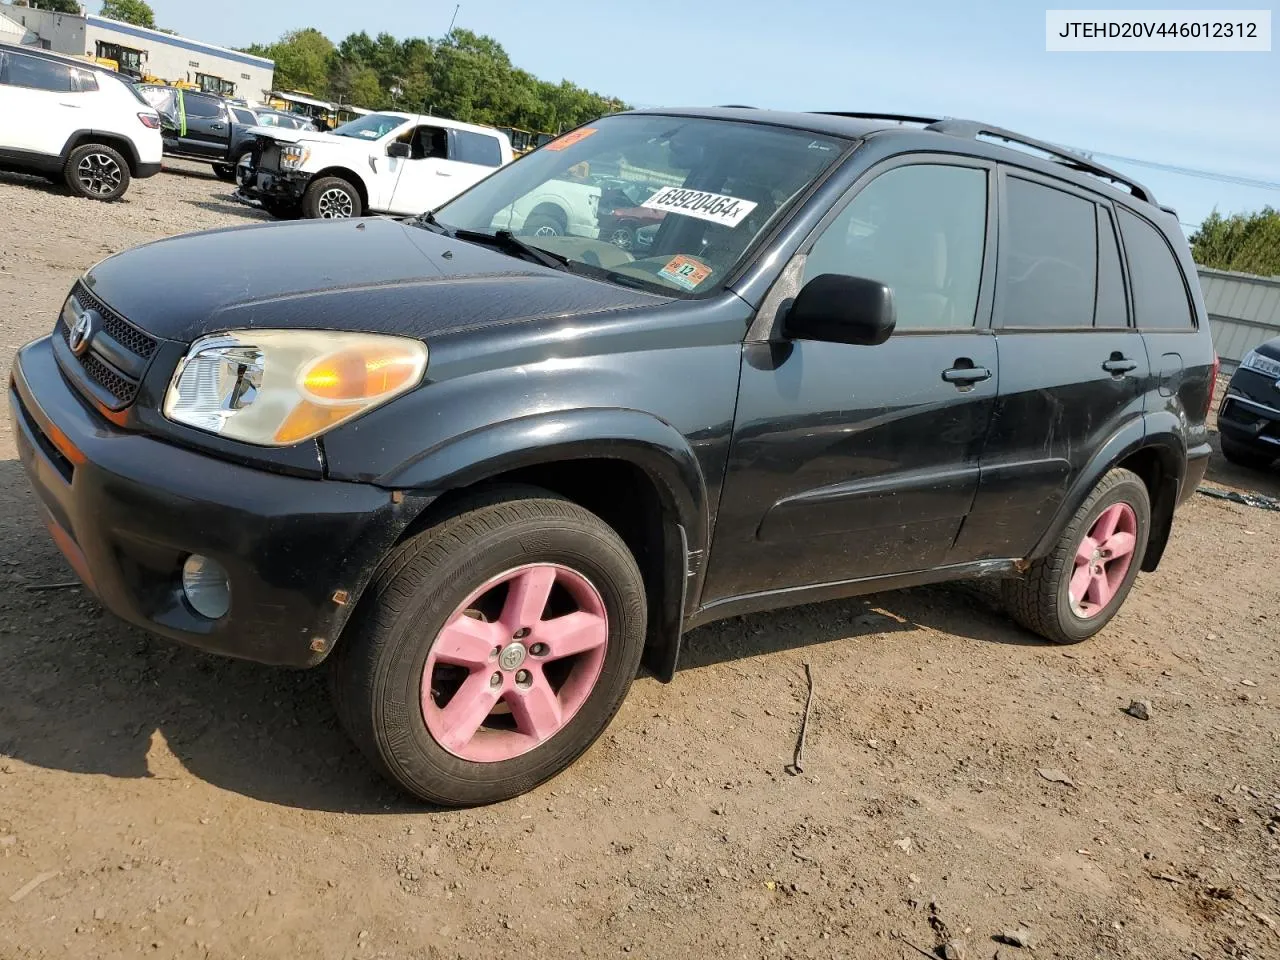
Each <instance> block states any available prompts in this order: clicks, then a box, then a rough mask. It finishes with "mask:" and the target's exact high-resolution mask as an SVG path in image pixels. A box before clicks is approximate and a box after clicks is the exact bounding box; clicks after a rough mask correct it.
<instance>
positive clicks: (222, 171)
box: [213, 163, 236, 183]
mask: <svg viewBox="0 0 1280 960" xmlns="http://www.w3.org/2000/svg"><path fill="white" fill-rule="evenodd" d="M213 175H214V176H215V177H217V178H218V179H219V180H223V181H225V182H227V183H235V182H236V168H235V167H229V166H227V165H226V164H225V163H215V164H214V165H213Z"/></svg>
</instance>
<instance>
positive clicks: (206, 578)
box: [182, 553, 231, 620]
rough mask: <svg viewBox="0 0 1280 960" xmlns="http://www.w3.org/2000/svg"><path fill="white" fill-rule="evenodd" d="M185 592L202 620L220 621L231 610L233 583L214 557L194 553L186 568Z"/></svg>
mask: <svg viewBox="0 0 1280 960" xmlns="http://www.w3.org/2000/svg"><path fill="white" fill-rule="evenodd" d="M182 592H183V593H185V594H186V596H187V603H189V604H191V608H192V609H193V610H195V612H196V613H198V614H200V616H202V617H208V618H209V619H210V620H217V619H218V618H219V617H224V616H226V614H227V611H228V610H230V609H231V583H230V581H229V580H228V579H227V571H226V570H224V569H223V568H222V564H220V563H219V562H218V561H217V560H214V559H213V558H212V557H203V556H201V555H200V554H198V553H193V554H192V555H191V556H189V557H187V562H186V563H184V564H183V565H182Z"/></svg>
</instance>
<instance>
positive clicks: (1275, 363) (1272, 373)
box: [1240, 350, 1280, 379]
mask: <svg viewBox="0 0 1280 960" xmlns="http://www.w3.org/2000/svg"><path fill="white" fill-rule="evenodd" d="M1240 366H1242V367H1244V368H1245V369H1247V370H1253V371H1255V372H1257V373H1261V374H1263V375H1264V376H1267V377H1274V378H1277V379H1280V360H1272V359H1271V358H1270V357H1264V356H1263V355H1262V354H1260V353H1259V352H1258V351H1257V350H1250V351H1249V352H1248V354H1247V355H1246V356H1245V358H1244V359H1243V360H1241V361H1240Z"/></svg>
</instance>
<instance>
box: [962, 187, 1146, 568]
mask: <svg viewBox="0 0 1280 960" xmlns="http://www.w3.org/2000/svg"><path fill="white" fill-rule="evenodd" d="M1000 181H1001V193H1000V267H999V273H998V276H999V281H998V283H997V289H996V304H995V326H996V343H997V346H998V348H999V353H1000V390H999V395H998V397H997V400H996V407H995V415H994V417H993V419H992V425H991V432H990V433H989V434H988V437H987V445H986V448H985V450H984V452H983V455H982V479H981V482H980V483H979V487H978V495H977V498H976V500H975V501H974V507H973V512H972V514H971V515H970V516H969V518H968V519H967V520H966V521H965V525H964V529H963V531H962V532H961V535H960V537H959V539H958V540H957V543H956V548H957V550H958V551H961V552H963V553H965V554H966V555H971V556H975V557H979V558H988V557H1023V556H1026V554H1027V553H1028V552H1030V550H1031V549H1032V547H1034V545H1035V544H1036V542H1037V541H1038V540H1039V538H1040V536H1041V534H1042V533H1043V532H1044V531H1045V530H1046V529H1047V528H1048V526H1049V523H1050V522H1051V520H1052V519H1053V517H1054V515H1055V514H1056V513H1057V511H1058V509H1059V507H1060V506H1061V504H1062V502H1063V500H1064V498H1065V496H1066V493H1067V491H1068V489H1069V488H1070V486H1071V484H1072V483H1073V482H1074V481H1075V479H1076V477H1077V476H1078V475H1079V473H1080V471H1081V470H1083V469H1084V467H1085V466H1086V464H1087V463H1088V462H1089V460H1090V459H1091V458H1092V457H1093V455H1094V454H1095V453H1096V452H1097V451H1098V450H1099V449H1100V448H1101V446H1102V445H1103V443H1104V442H1105V441H1106V440H1107V439H1108V438H1109V437H1111V436H1112V435H1113V434H1115V433H1116V432H1118V431H1119V430H1120V429H1121V428H1122V427H1123V426H1125V425H1126V424H1127V423H1129V422H1131V421H1133V420H1137V419H1140V418H1141V417H1142V413H1143V384H1144V382H1145V381H1146V378H1147V376H1148V374H1149V365H1148V362H1147V352H1146V349H1145V347H1144V345H1143V342H1142V337H1141V336H1140V335H1139V333H1138V331H1137V330H1135V329H1134V328H1133V326H1132V324H1131V321H1130V317H1131V310H1130V297H1129V292H1128V291H1127V289H1126V286H1125V280H1124V271H1123V269H1122V267H1121V260H1120V247H1119V243H1118V241H1117V232H1116V225H1115V221H1114V219H1113V216H1112V213H1111V209H1110V204H1109V203H1107V202H1105V201H1103V200H1101V198H1098V197H1096V196H1094V195H1093V194H1090V193H1088V192H1086V191H1083V190H1077V189H1075V188H1073V187H1071V186H1068V185H1066V184H1063V183H1060V182H1058V181H1055V180H1052V179H1049V178H1042V177H1040V176H1038V175H1036V174H1032V173H1028V172H1026V171H1022V170H1016V171H1015V170H1012V169H1010V170H1002V171H1001V176H1000Z"/></svg>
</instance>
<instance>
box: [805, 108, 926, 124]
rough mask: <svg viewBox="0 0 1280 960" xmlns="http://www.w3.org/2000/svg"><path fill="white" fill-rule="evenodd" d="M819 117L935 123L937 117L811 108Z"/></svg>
mask: <svg viewBox="0 0 1280 960" xmlns="http://www.w3.org/2000/svg"><path fill="white" fill-rule="evenodd" d="M809 112H810V113H816V114H817V115H818V116H820V117H850V118H851V119H854V120H892V121H894V122H895V123H923V124H930V123H937V122H938V118H937V117H916V116H913V115H911V114H909V113H874V112H872V113H861V112H854V111H849V110H811V111H809Z"/></svg>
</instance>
